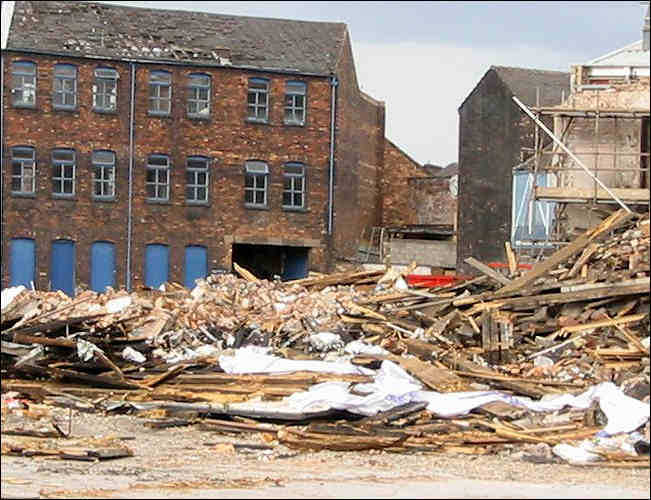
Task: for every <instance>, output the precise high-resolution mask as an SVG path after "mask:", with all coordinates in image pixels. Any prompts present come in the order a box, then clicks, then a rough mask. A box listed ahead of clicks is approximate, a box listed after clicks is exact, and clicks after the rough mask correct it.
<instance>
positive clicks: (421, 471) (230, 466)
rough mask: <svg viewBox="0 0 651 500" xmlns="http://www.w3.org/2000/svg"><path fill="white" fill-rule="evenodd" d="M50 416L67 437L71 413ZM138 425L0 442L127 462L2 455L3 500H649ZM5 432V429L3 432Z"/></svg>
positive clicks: (115, 419)
mask: <svg viewBox="0 0 651 500" xmlns="http://www.w3.org/2000/svg"><path fill="white" fill-rule="evenodd" d="M54 413H55V414H57V415H59V416H60V418H59V420H60V421H61V422H62V423H63V425H62V427H63V428H64V429H65V428H66V422H67V416H68V411H67V410H62V409H55V410H54ZM12 418H13V417H12ZM144 422H145V420H144V419H143V418H138V417H134V416H129V415H119V416H101V415H96V414H87V413H78V412H73V426H72V437H73V439H71V440H65V439H39V438H25V437H18V436H7V435H3V436H2V440H3V445H6V444H8V443H11V442H21V443H47V444H52V445H59V446H65V447H72V446H75V444H79V443H77V440H79V439H80V438H94V439H98V438H101V439H114V440H117V441H118V442H120V443H122V444H123V445H126V446H128V447H129V448H131V449H132V450H133V452H134V456H133V457H129V458H120V459H115V460H107V461H100V462H81V461H72V460H61V459H59V458H55V459H53V458H51V457H34V458H27V457H14V456H7V455H3V456H2V481H1V485H2V498H12V497H13V498H16V497H23V498H24V497H32V498H35V497H39V496H40V497H51V498H53V497H59V498H81V497H86V498H89V497H95V498H109V497H111V498H145V497H146V498H153V497H156V498H174V497H176V498H179V497H181V496H182V497H185V498H191V497H195V498H196V497H204V498H210V497H212V498H215V497H218V496H220V495H221V493H219V492H226V493H224V495H222V496H228V497H231V496H233V495H237V496H238V497H239V498H247V497H248V498H251V497H255V496H257V494H256V492H258V493H259V494H260V497H264V496H267V497H269V496H271V497H279V498H280V497H284V498H287V497H290V496H291V497H292V498H308V497H312V498H314V497H320V498H337V497H357V498H364V497H366V498H368V497H369V494H370V496H375V497H379V496H387V497H404V498H407V497H414V495H415V494H416V495H415V497H416V498H418V497H422V498H424V497H429V498H437V497H438V498H445V497H450V496H463V497H465V498H481V497H486V498H498V497H499V498H543V497H547V496H548V497H554V498H562V497H568V498H572V497H574V498H577V494H578V495H579V496H585V497H594V498H599V497H607V496H611V495H612V497H613V498H615V497H620V498H627V497H631V498H633V497H639V498H648V497H649V489H650V480H649V471H648V469H628V468H627V469H615V468H605V467H589V468H587V467H576V466H571V465H567V464H562V463H528V462H525V461H522V460H520V459H518V458H517V457H516V456H515V452H516V451H517V450H518V449H519V448H518V447H515V448H513V450H503V451H502V452H500V453H499V454H496V455H460V454H451V453H437V454H422V453H418V454H392V453H386V452H381V451H375V450H372V451H364V452H332V451H321V452H305V451H297V450H292V449H289V448H286V447H285V446H282V445H276V446H274V447H273V449H271V450H267V449H262V450H261V449H249V448H239V447H238V448H237V449H233V447H232V446H230V445H229V444H228V443H231V444H236V443H256V444H258V445H265V444H269V443H266V442H265V441H264V440H263V439H262V436H261V435H258V434H242V435H226V434H221V433H217V432H211V431H204V430H199V429H198V427H197V426H188V427H176V428H168V429H151V428H149V427H146V426H145V425H144ZM13 423H15V422H12V425H13ZM8 426H9V425H8V423H7V422H6V421H5V422H3V429H6V428H7V427H8ZM272 444H274V443H272ZM432 484H434V485H437V484H438V485H439V486H432ZM399 485H405V487H404V488H402V487H398V486H399ZM453 485H456V486H454V488H457V489H456V490H455V489H454V488H453ZM369 488H371V489H369ZM382 488H384V489H385V490H386V491H384V490H383V489H382ZM414 488H415V489H414ZM419 488H420V489H419ZM446 488H447V489H446ZM451 488H452V489H451ZM486 488H489V490H488V491H487V490H486ZM491 488H493V489H491ZM527 488H529V489H527ZM550 488H551V489H550ZM455 491H456V492H457V493H456V494H455V493H454V492H455ZM356 492H359V495H357V493H356ZM464 492H465V493H464ZM591 492H592V493H591ZM446 493H450V494H446ZM241 495H244V496H241Z"/></svg>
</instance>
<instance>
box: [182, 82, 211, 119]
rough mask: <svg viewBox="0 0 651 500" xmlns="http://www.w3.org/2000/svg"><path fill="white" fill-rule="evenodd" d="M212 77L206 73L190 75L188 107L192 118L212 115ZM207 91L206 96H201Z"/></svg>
mask: <svg viewBox="0 0 651 500" xmlns="http://www.w3.org/2000/svg"><path fill="white" fill-rule="evenodd" d="M211 89H212V79H211V78H210V75H207V74H205V73H191V74H190V75H188V105H187V106H188V107H187V112H188V116H189V117H190V118H209V117H210V93H211ZM202 92H205V94H206V96H205V98H204V97H202V96H201V94H202Z"/></svg>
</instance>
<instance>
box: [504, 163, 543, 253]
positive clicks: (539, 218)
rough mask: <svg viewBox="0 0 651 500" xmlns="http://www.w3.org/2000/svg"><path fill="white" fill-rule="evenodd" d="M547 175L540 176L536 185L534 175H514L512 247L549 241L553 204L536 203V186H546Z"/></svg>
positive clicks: (529, 173) (523, 173) (522, 173)
mask: <svg viewBox="0 0 651 500" xmlns="http://www.w3.org/2000/svg"><path fill="white" fill-rule="evenodd" d="M547 181H548V179H547V175H546V174H538V175H537V176H536V180H535V185H534V174H533V173H531V172H528V171H523V172H516V173H515V174H514V175H513V222H512V232H511V234H512V237H511V239H512V242H511V243H512V245H513V246H514V247H522V246H528V245H531V243H532V242H534V241H538V242H541V241H545V240H548V239H549V235H550V231H551V226H552V222H553V216H554V210H553V203H551V202H547V201H535V200H534V199H533V194H534V188H535V186H546V185H547Z"/></svg>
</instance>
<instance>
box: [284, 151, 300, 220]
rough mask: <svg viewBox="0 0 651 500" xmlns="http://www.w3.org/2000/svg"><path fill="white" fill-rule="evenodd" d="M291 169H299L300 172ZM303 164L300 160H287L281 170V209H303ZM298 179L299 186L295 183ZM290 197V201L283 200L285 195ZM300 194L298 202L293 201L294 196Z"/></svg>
mask: <svg viewBox="0 0 651 500" xmlns="http://www.w3.org/2000/svg"><path fill="white" fill-rule="evenodd" d="M292 169H300V172H292V171H291V170H292ZM305 173H306V170H305V165H304V164H303V163H300V162H288V163H285V165H284V170H283V209H284V210H303V209H305V177H306V176H305ZM298 181H300V188H297V187H296V185H297V184H298ZM287 195H288V196H289V197H290V203H289V204H288V203H286V202H285V197H286V196H287ZM296 196H300V200H301V202H300V204H296V203H294V201H295V197H296Z"/></svg>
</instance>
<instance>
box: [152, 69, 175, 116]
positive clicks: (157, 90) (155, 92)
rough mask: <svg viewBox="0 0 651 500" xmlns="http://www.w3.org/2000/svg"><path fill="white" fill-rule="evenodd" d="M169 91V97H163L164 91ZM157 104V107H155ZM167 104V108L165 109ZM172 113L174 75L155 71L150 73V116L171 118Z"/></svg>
mask: <svg viewBox="0 0 651 500" xmlns="http://www.w3.org/2000/svg"><path fill="white" fill-rule="evenodd" d="M165 88H166V89H168V94H169V95H168V96H167V97H164V96H162V95H161V91H162V89H165ZM154 103H156V106H154ZM163 104H165V107H163ZM171 112H172V73H170V72H169V71H162V70H155V71H151V72H150V73H149V114H150V115H155V116H169V115H170V114H171Z"/></svg>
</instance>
